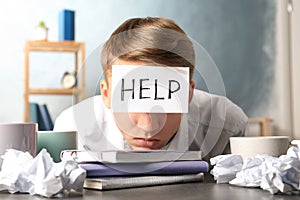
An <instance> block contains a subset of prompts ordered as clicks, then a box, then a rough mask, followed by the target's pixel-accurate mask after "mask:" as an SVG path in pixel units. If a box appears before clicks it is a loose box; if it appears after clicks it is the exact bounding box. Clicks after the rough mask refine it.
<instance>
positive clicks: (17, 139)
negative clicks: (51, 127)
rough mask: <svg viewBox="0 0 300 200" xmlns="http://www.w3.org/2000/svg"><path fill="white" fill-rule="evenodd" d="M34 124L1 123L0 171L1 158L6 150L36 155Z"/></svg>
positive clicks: (35, 128) (35, 129)
mask: <svg viewBox="0 0 300 200" xmlns="http://www.w3.org/2000/svg"><path fill="white" fill-rule="evenodd" d="M36 131H37V124H36V123H3V124H0V169H1V166H2V162H3V160H2V158H1V156H2V155H3V154H4V153H5V151H6V150H7V149H16V150H20V151H24V152H26V151H28V152H29V153H30V154H31V155H32V156H35V155H36Z"/></svg>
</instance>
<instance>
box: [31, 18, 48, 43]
mask: <svg viewBox="0 0 300 200" xmlns="http://www.w3.org/2000/svg"><path fill="white" fill-rule="evenodd" d="M34 36H35V39H36V40H47V39H48V27H47V26H46V23H45V22H44V21H40V22H39V23H38V25H37V26H36V27H35V33H34Z"/></svg>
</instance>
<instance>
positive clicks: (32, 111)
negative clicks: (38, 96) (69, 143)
mask: <svg viewBox="0 0 300 200" xmlns="http://www.w3.org/2000/svg"><path fill="white" fill-rule="evenodd" d="M29 121H30V122H34V123H37V124H38V128H39V130H40V131H48V130H53V121H52V119H51V116H50V113H49V110H48V108H47V105H46V104H42V105H41V104H38V103H35V102H30V103H29Z"/></svg>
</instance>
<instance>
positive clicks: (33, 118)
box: [29, 102, 39, 123]
mask: <svg viewBox="0 0 300 200" xmlns="http://www.w3.org/2000/svg"><path fill="white" fill-rule="evenodd" d="M38 107H39V105H38V104H37V103H33V102H31V103H29V121H30V122H34V123H38V122H39V121H38V118H39V116H38V115H39V108H38Z"/></svg>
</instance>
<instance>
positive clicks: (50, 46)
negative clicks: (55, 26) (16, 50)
mask: <svg viewBox="0 0 300 200" xmlns="http://www.w3.org/2000/svg"><path fill="white" fill-rule="evenodd" d="M81 45H83V43H81V42H75V41H46V40H36V41H34V40H31V41H27V42H26V49H27V50H28V51H47V52H49V51H50V52H51V51H52V52H78V51H79V50H80V47H81Z"/></svg>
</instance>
